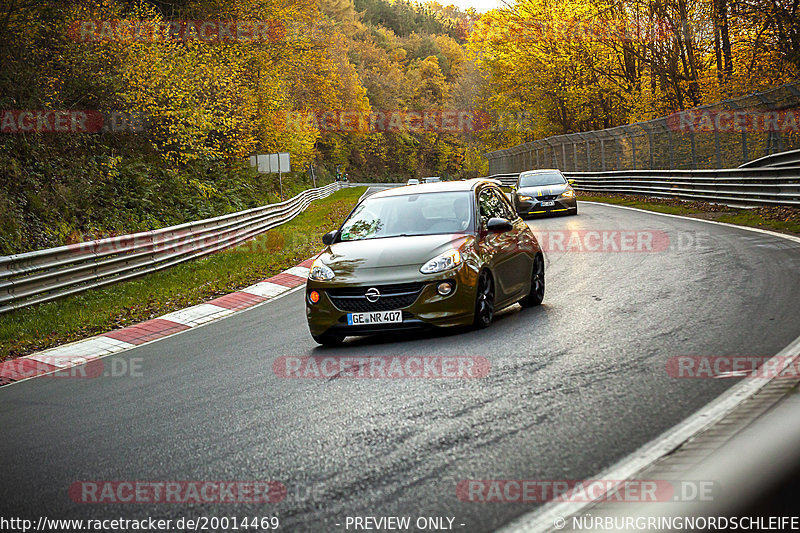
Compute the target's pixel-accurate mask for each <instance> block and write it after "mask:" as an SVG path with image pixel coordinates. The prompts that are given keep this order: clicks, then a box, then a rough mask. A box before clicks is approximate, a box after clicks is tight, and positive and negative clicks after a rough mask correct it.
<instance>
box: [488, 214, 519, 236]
mask: <svg viewBox="0 0 800 533" xmlns="http://www.w3.org/2000/svg"><path fill="white" fill-rule="evenodd" d="M513 227H514V225H513V224H511V222H509V221H508V220H506V219H505V218H500V217H492V218H490V219H489V221H488V222H487V223H486V229H487V230H489V231H491V232H492V233H502V232H504V231H509V230H511V229H512V228H513Z"/></svg>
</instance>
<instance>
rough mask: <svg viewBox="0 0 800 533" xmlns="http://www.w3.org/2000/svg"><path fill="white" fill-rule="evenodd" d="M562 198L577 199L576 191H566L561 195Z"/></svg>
mask: <svg viewBox="0 0 800 533" xmlns="http://www.w3.org/2000/svg"><path fill="white" fill-rule="evenodd" d="M561 198H575V191H574V190H572V189H569V190H566V191H564V192H562V193H561Z"/></svg>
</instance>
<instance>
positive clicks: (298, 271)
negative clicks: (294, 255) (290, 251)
mask: <svg viewBox="0 0 800 533" xmlns="http://www.w3.org/2000/svg"><path fill="white" fill-rule="evenodd" d="M309 270H311V269H310V268H307V267H301V266H295V267H292V268H290V269H289V270H284V271H283V273H284V274H292V275H294V276H299V277H301V278H307V277H308V272H309Z"/></svg>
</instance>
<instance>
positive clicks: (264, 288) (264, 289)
mask: <svg viewBox="0 0 800 533" xmlns="http://www.w3.org/2000/svg"><path fill="white" fill-rule="evenodd" d="M286 290H288V287H284V286H283V285H278V284H277V283H271V282H269V281H261V282H259V283H256V284H255V285H250V286H249V287H245V288H244V289H239V291H240V292H246V293H248V294H255V295H256V296H261V297H263V298H274V297H276V296H278V295H279V294H281V293H283V292H286Z"/></svg>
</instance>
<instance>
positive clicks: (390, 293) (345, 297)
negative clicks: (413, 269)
mask: <svg viewBox="0 0 800 533" xmlns="http://www.w3.org/2000/svg"><path fill="white" fill-rule="evenodd" d="M424 286H425V284H424V283H400V284H396V285H376V286H375V288H377V289H378V291H380V293H381V297H380V299H379V300H378V301H377V302H375V303H373V302H370V301H368V300H367V298H366V296H365V295H364V294H365V293H366V292H367V290H369V289H370V287H345V288H339V289H328V291H327V292H328V297H329V298H330V299H331V301H332V302H333V305H335V306H336V307H337V309H339V310H341V311H349V312H351V313H370V312H372V311H389V310H392V309H402V308H403V307H408V306H409V305H411V304H413V303H414V301H415V300H416V299H417V297H418V296H419V293H420V292H421V291H422V288H423V287H424Z"/></svg>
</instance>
